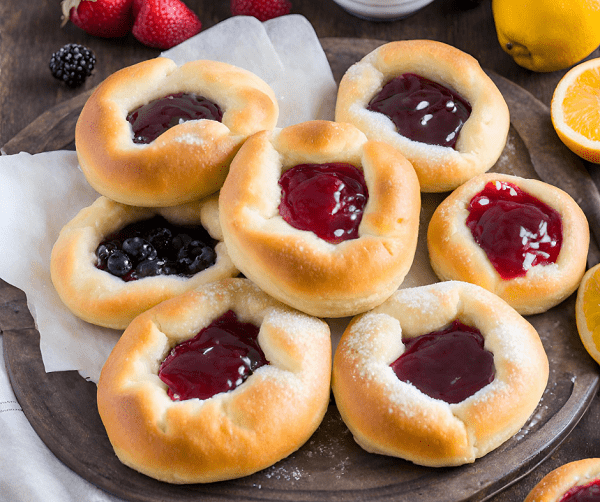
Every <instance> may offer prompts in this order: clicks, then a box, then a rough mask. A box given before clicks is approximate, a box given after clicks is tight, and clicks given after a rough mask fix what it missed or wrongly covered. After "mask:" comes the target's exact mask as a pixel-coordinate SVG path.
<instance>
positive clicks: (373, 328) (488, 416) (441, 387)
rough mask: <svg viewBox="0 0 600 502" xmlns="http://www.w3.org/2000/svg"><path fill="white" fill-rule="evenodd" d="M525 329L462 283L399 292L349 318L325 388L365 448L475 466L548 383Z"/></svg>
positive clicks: (513, 429)
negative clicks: (367, 310)
mask: <svg viewBox="0 0 600 502" xmlns="http://www.w3.org/2000/svg"><path fill="white" fill-rule="evenodd" d="M548 374H549V365H548V358H547V356H546V353H545V351H544V347H543V345H542V342H541V340H540V337H539V335H538V334H537V332H536V331H535V329H534V328H533V326H532V325H531V324H530V323H529V322H528V321H527V320H526V319H525V318H524V317H522V316H521V315H519V314H518V313H517V312H516V311H515V310H514V309H513V308H512V307H510V306H509V305H508V304H507V303H506V302H504V301H503V300H501V299H500V298H499V297H498V296H497V295H495V294H493V293H490V292H489V291H486V290H485V289H483V288H481V287H479V286H476V285H474V284H469V283H466V282H458V281H447V282H438V283H434V284H431V285H427V286H421V287H415V288H402V289H399V290H398V291H396V292H395V293H394V294H393V295H392V296H391V297H390V298H388V299H387V300H386V301H385V302H383V303H382V304H381V305H379V306H378V307H375V308H374V309H372V310H371V311H369V312H366V313H364V314H361V315H359V316H356V317H355V318H353V319H352V321H351V322H350V324H349V325H348V327H347V328H346V330H345V331H344V333H343V335H342V337H341V339H340V341H339V344H338V345H337V348H336V351H335V355H334V360H333V372H332V390H333V394H334V396H335V402H336V406H337V408H338V410H339V412H340V415H341V417H342V419H343V420H344V422H345V424H346V425H347V426H348V428H349V429H350V431H351V432H352V434H353V436H354V439H355V440H356V442H357V443H358V444H359V445H360V446H361V447H363V448H364V449H365V450H366V451H368V452H372V453H379V454H383V455H390V456H394V457H399V458H403V459H405V460H409V461H411V462H414V463H416V464H419V465H426V466H431V467H447V466H456V465H463V464H467V463H471V462H474V461H475V460H476V459H477V458H480V457H482V456H484V455H486V454H487V453H489V452H490V451H492V450H494V449H496V448H497V447H499V446H500V445H501V444H502V443H504V442H505V441H507V440H508V439H509V438H511V437H512V436H513V435H514V434H516V433H517V432H518V431H519V430H520V429H521V427H523V425H525V423H526V422H527V420H528V419H529V417H530V416H531V415H532V413H533V412H534V411H535V409H536V407H537V406H538V403H539V401H540V399H541V397H542V395H543V393H544V390H545V388H546V384H547V381H548Z"/></svg>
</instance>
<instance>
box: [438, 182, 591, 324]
mask: <svg viewBox="0 0 600 502" xmlns="http://www.w3.org/2000/svg"><path fill="white" fill-rule="evenodd" d="M491 181H501V182H502V181H506V182H509V183H513V184H514V185H516V186H518V187H520V188H521V189H522V190H524V191H525V192H527V193H529V194H531V195H533V196H534V197H536V198H537V199H539V200H540V201H542V202H544V203H545V204H547V205H548V206H550V207H552V208H553V209H555V210H556V211H558V213H559V214H560V215H561V218H562V223H563V228H562V231H563V243H562V248H561V251H560V253H559V255H558V259H557V261H556V263H555V264H552V265H545V266H535V267H532V268H530V269H529V271H528V272H527V274H526V275H525V276H524V277H517V278H514V279H510V280H504V279H502V278H501V277H500V275H499V274H498V272H496V270H495V269H494V267H493V265H492V264H491V262H490V261H489V259H488V258H487V255H486V254H485V252H484V251H483V250H482V249H481V247H479V245H478V244H477V243H476V242H475V239H474V238H473V236H472V234H471V231H470V230H469V229H468V227H467V226H466V219H467V216H468V210H467V207H468V204H469V202H470V200H471V199H472V198H473V196H475V195H476V194H477V193H479V192H480V191H481V190H483V188H484V186H485V185H486V183H488V182H491ZM427 246H428V250H429V258H430V262H431V266H432V268H433V270H434V271H435V273H436V274H437V276H438V277H439V278H440V279H442V280H460V281H467V282H472V283H474V284H478V285H479V286H482V287H484V288H485V289H488V290H490V291H492V292H494V293H496V294H497V295H498V296H500V297H501V298H503V299H504V300H506V301H507V302H508V303H509V304H510V305H511V306H512V307H514V308H515V309H516V310H517V311H518V312H520V313H521V314H523V315H529V314H538V313H541V312H545V311H546V310H548V309H549V308H551V307H553V306H555V305H557V304H558V303H560V302H562V301H563V300H564V299H565V298H567V297H568V296H569V295H571V294H572V293H573V292H574V291H575V290H576V289H577V287H578V286H579V283H580V282H581V278H582V277H583V274H584V272H585V268H586V262H587V252H588V246H589V227H588V222H587V219H586V217H585V214H584V213H583V211H582V210H581V208H580V207H579V205H578V204H577V203H576V202H575V201H574V200H573V199H572V198H571V197H570V196H569V195H568V194H567V193H566V192H563V191H562V190H560V189H559V188H557V187H555V186H553V185H549V184H547V183H544V182H542V181H538V180H534V179H525V178H520V177H516V176H511V175H507V174H496V173H487V174H483V175H480V176H477V177H476V178H474V179H472V180H471V181H469V182H467V183H465V184H464V185H463V186H461V187H459V188H458V189H456V190H455V191H454V192H452V193H451V194H450V195H449V196H448V197H447V198H446V199H445V200H444V201H443V202H442V203H441V204H440V205H439V206H438V208H437V209H436V211H435V212H434V214H433V216H432V218H431V220H430V223H429V228H428V229H427Z"/></svg>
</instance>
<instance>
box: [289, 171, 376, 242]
mask: <svg viewBox="0 0 600 502" xmlns="http://www.w3.org/2000/svg"><path fill="white" fill-rule="evenodd" d="M279 186H280V187H281V189H282V198H281V204H280V205H279V214H281V216H282V218H283V219H284V220H285V221H287V222H288V223H289V224H290V225H292V226H293V227H294V228H297V229H299V230H308V231H311V232H314V233H315V234H316V235H317V236H319V237H320V238H321V239H324V240H326V241H327V242H331V243H338V242H342V241H344V240H348V239H356V238H358V227H359V225H360V222H361V220H362V215H363V210H364V207H365V205H366V203H367V200H368V198H369V191H368V189H367V185H366V182H365V177H364V175H363V173H362V172H361V171H360V170H359V169H357V168H356V167H354V166H352V165H351V164H347V163H340V162H337V163H330V164H299V165H297V166H294V167H292V168H291V169H288V170H287V171H286V172H285V173H283V175H282V176H281V178H280V179H279Z"/></svg>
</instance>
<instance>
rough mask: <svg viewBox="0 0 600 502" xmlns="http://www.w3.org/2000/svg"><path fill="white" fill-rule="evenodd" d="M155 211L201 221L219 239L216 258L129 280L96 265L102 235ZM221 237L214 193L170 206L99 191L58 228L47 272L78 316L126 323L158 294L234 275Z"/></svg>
mask: <svg viewBox="0 0 600 502" xmlns="http://www.w3.org/2000/svg"><path fill="white" fill-rule="evenodd" d="M157 214H160V215H162V216H164V217H165V218H166V219H167V220H169V221H171V222H172V223H176V224H188V225H189V224H195V225H198V224H201V225H202V226H203V227H204V228H205V229H206V230H207V231H208V233H209V234H210V235H211V237H213V238H214V239H216V240H217V241H219V242H218V243H217V245H216V247H215V251H216V253H217V261H216V263H215V264H214V265H213V266H212V267H209V268H207V269H205V270H203V271H201V272H199V273H197V274H195V275H193V276H192V277H189V278H186V277H179V276H176V275H162V276H156V277H146V278H144V279H140V280H137V281H130V282H125V281H123V280H122V279H121V278H119V277H115V276H113V275H111V274H109V273H108V272H105V271H103V270H99V269H98V268H96V266H95V265H96V254H95V253H96V248H97V247H98V245H99V244H100V242H102V240H103V239H104V238H105V237H106V236H107V235H110V234H111V233H113V232H115V231H117V230H119V229H121V228H123V227H124V226H126V225H128V224H129V223H133V222H135V221H141V220H145V219H148V218H151V217H152V216H155V215H157ZM222 241H223V235H222V233H221V228H220V224H219V215H218V200H217V195H212V196H210V197H207V198H205V199H203V200H202V201H197V202H190V203H188V204H183V205H181V206H175V207H171V208H140V207H132V206H126V205H124V204H119V203H118V202H114V201H112V200H110V199H108V198H106V197H99V198H98V199H97V200H96V201H95V202H94V203H93V204H92V205H90V206H88V207H86V208H84V209H82V210H81V211H80V212H79V213H78V214H77V215H76V216H75V218H73V219H72V220H71V221H70V222H69V223H67V224H66V225H65V226H64V227H63V229H62V230H61V232H60V234H59V236H58V239H57V241H56V243H55V244H54V247H53V249H52V255H51V259H50V273H51V277H52V282H53V284H54V287H55V289H56V291H57V293H58V295H59V297H60V298H61V300H62V301H63V303H64V304H65V305H66V306H67V307H68V308H69V309H70V310H71V312H73V314H75V315H76V316H77V317H79V318H81V319H83V320H84V321H87V322H90V323H92V324H96V325H99V326H104V327H107V328H115V329H125V328H126V327H127V325H128V324H129V323H130V322H131V320H132V319H133V318H134V317H135V316H137V315H138V314H141V313H142V312H143V311H145V310H147V309H149V308H150V307H153V306H154V305H156V304H157V303H159V302H161V301H163V300H166V299H168V298H172V297H173V296H176V295H178V294H181V293H183V292H185V291H188V290H190V289H193V288H195V287H198V286H199V285H201V284H205V283H208V282H212V281H216V280H218V279H223V278H225V277H233V276H235V275H237V274H238V273H239V271H238V270H237V269H236V268H235V266H234V265H233V263H232V262H231V259H230V258H229V254H228V253H227V248H226V247H225V244H224V243H223V242H222Z"/></svg>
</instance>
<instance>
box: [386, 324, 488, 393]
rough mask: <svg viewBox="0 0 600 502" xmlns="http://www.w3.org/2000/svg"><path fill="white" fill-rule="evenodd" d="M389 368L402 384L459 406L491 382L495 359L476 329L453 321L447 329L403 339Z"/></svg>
mask: <svg viewBox="0 0 600 502" xmlns="http://www.w3.org/2000/svg"><path fill="white" fill-rule="evenodd" d="M402 343H404V345H405V351H404V353H403V354H402V355H401V356H400V357H399V358H398V359H396V360H395V361H394V362H393V363H392V364H391V367H392V369H393V370H394V373H396V375H397V376H398V378H399V379H400V380H402V381H403V382H409V383H411V384H412V385H414V386H415V387H416V388H417V389H419V390H420V391H421V392H423V393H424V394H427V395H428V396H430V397H433V398H435V399H441V400H442V401H445V402H447V403H460V402H461V401H464V400H465V399H466V398H468V397H469V396H472V395H473V394H475V392H477V391H478V390H480V389H482V388H483V387H485V386H486V385H487V384H489V383H491V382H492V381H493V380H494V376H495V369H494V355H493V354H492V353H491V352H490V351H488V350H486V349H485V348H484V339H483V336H482V335H481V333H480V331H479V330H478V329H477V328H473V327H471V326H467V325H465V324H463V323H462V322H460V321H459V320H455V321H454V322H453V323H452V324H451V325H450V326H449V327H448V328H446V329H443V330H440V331H434V332H432V333H427V334H425V335H421V336H417V337H414V338H406V339H404V338H403V339H402Z"/></svg>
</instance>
